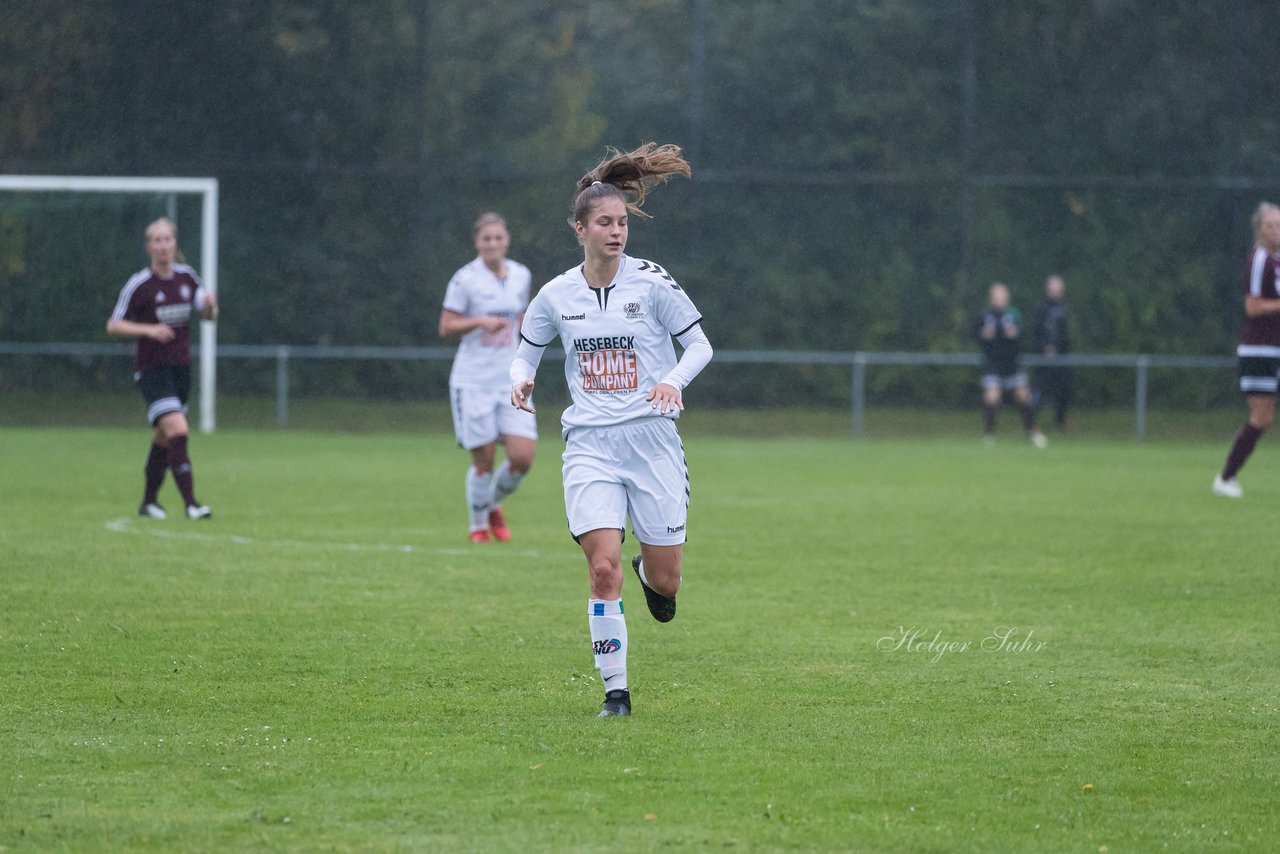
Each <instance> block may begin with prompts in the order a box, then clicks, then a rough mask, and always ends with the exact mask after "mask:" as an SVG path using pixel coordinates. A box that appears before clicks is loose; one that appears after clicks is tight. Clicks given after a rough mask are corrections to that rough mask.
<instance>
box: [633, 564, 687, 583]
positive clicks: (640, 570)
mask: <svg viewBox="0 0 1280 854" xmlns="http://www.w3.org/2000/svg"><path fill="white" fill-rule="evenodd" d="M636 571H637V572H638V573H639V574H640V580H641V581H643V582H644V586H645V587H648V588H649V589H650V590H652V589H653V585H652V584H650V583H649V576H647V575H645V574H644V558H640V565H639V566H638V567H636ZM680 583H681V584H683V583H684V576H683V575H682V576H680Z"/></svg>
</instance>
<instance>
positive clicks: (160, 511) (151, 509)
mask: <svg viewBox="0 0 1280 854" xmlns="http://www.w3.org/2000/svg"><path fill="white" fill-rule="evenodd" d="M138 515H139V516H146V517H147V518H149V519H168V518H169V514H168V513H166V512H164V508H163V507H161V506H160V505H159V504H156V503H154V502H152V503H150V504H143V505H142V506H141V507H139V508H138Z"/></svg>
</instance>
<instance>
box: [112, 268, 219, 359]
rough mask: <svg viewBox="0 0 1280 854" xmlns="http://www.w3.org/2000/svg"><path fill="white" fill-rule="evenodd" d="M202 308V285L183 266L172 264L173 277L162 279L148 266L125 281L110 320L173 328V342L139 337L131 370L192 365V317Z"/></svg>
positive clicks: (197, 277)
mask: <svg viewBox="0 0 1280 854" xmlns="http://www.w3.org/2000/svg"><path fill="white" fill-rule="evenodd" d="M203 306H204V284H203V283H202V282H201V281H200V277H199V276H197V275H196V271H195V270H193V269H191V268H190V267H188V266H187V265H186V264H174V265H173V276H172V277H170V278H168V279H162V278H160V276H158V275H156V272H155V271H154V270H152V269H151V268H150V267H147V268H145V269H143V270H140V271H138V272H137V273H135V274H134V275H133V276H132V277H130V279H129V281H127V282H125V284H124V288H123V289H122V290H121V291H120V298H119V299H118V300H116V307H115V311H113V312H111V319H112V320H129V321H132V322H134V323H163V324H165V325H166V326H169V327H171V328H172V329H173V331H174V333H176V334H175V335H174V336H173V340H172V341H167V342H165V343H163V344H162V343H160V342H159V341H154V340H152V339H150V338H138V339H137V340H136V341H134V345H133V369H134V370H135V371H145V370H147V369H148V368H158V367H160V366H162V365H189V364H191V316H192V314H193V313H194V312H196V311H198V310H199V309H200V308H201V307H203Z"/></svg>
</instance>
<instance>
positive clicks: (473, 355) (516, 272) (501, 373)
mask: <svg viewBox="0 0 1280 854" xmlns="http://www.w3.org/2000/svg"><path fill="white" fill-rule="evenodd" d="M529 285H530V275H529V268H528V267H526V266H524V265H523V264H521V263H519V262H516V261H512V260H511V259H509V258H508V259H507V277H506V278H505V279H500V278H498V277H497V276H495V275H494V274H493V272H492V271H491V270H490V269H489V268H488V267H486V266H485V263H484V261H482V260H481V259H480V258H476V259H475V260H473V261H472V262H471V263H470V264H467V265H466V266H465V267H463V268H461V269H460V270H458V272H456V273H454V274H453V278H452V279H450V280H449V287H448V288H447V289H445V292H444V308H445V309H447V310H448V311H454V312H457V313H458V314H461V315H462V316H463V317H480V316H482V315H492V316H494V317H505V318H506V319H507V320H509V321H511V323H510V325H509V326H508V327H507V328H506V329H504V330H502V331H501V332H492V333H491V332H485V331H484V330H483V329H473V330H471V331H470V332H468V333H467V334H466V335H463V336H462V341H461V342H459V344H458V353H457V355H456V356H454V357H453V370H452V371H450V372H449V384H450V385H451V386H456V387H458V388H493V387H495V386H496V387H497V388H510V385H511V383H510V382H508V380H507V370H508V369H509V368H510V367H511V360H512V359H513V358H514V357H515V353H516V346H517V345H518V344H519V340H518V339H517V338H516V333H517V326H518V325H519V322H520V315H521V314H523V313H524V310H525V307H526V306H527V305H528V304H529Z"/></svg>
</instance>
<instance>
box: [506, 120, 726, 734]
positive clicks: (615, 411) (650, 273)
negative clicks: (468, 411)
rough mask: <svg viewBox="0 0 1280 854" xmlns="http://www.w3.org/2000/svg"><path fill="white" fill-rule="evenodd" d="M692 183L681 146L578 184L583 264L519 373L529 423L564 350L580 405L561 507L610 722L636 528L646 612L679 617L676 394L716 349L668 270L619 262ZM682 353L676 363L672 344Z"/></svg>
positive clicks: (620, 707) (609, 163) (569, 413)
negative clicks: (544, 370) (663, 198)
mask: <svg viewBox="0 0 1280 854" xmlns="http://www.w3.org/2000/svg"><path fill="white" fill-rule="evenodd" d="M672 175H685V176H686V177H687V176H689V175H690V169H689V164H688V163H687V162H685V159H684V157H682V156H681V154H680V149H679V148H677V147H676V146H674V145H663V146H657V145H654V144H653V143H649V144H647V145H644V146H641V147H640V148H638V149H636V150H635V151H631V152H628V153H625V154H624V153H620V152H617V151H613V150H610V152H609V156H607V157H606V158H605V159H604V160H603V161H602V162H601V163H600V164H599V165H597V166H596V168H594V169H592V170H591V171H590V172H588V173H587V174H586V175H584V176H583V177H582V178H581V179H580V180H579V181H578V185H577V189H576V193H575V197H574V202H573V217H572V219H571V220H570V222H571V224H572V225H573V228H574V231H575V232H577V235H578V242H579V243H581V244H582V247H583V254H584V256H585V258H584V261H583V263H582V265H581V266H578V267H574V268H573V269H571V270H568V271H567V272H565V273H564V274H562V275H560V276H557V277H556V278H555V279H553V280H552V281H550V282H549V283H547V285H545V286H544V287H543V288H542V290H541V291H539V292H538V295H537V296H536V297H534V299H533V302H532V303H530V305H529V310H528V312H527V313H526V314H525V318H524V324H523V326H522V327H521V330H520V344H519V349H518V350H517V353H516V358H515V360H514V362H513V363H512V365H511V383H512V388H511V403H512V404H513V405H514V406H516V407H518V408H519V409H522V410H524V411H526V412H533V404H532V393H533V384H534V375H535V373H536V372H537V368H538V362H539V361H540V360H541V358H542V353H543V349H544V348H545V347H546V346H547V345H548V344H550V343H551V342H552V341H553V340H554V339H555V338H557V337H558V338H560V340H561V342H562V343H563V345H564V349H565V365H564V375H565V380H566V382H567V383H568V385H569V394H570V398H571V400H572V403H571V405H570V406H569V408H568V409H566V410H565V411H564V414H563V416H562V418H561V424H562V427H563V433H564V438H565V451H564V472H563V476H564V501H565V512H566V515H567V516H568V520H569V532H570V533H571V534H573V538H574V539H575V540H576V541H577V542H578V544H579V545H580V546H582V551H583V553H584V554H585V556H586V559H587V570H588V573H589V578H590V587H591V596H590V599H589V600H588V603H587V618H588V623H589V626H590V629H591V644H592V652H593V654H594V656H595V664H596V668H597V669H598V670H599V671H600V676H601V679H602V680H603V681H604V688H605V701H604V709H603V710H602V711H601V712H600V716H601V717H609V716H615V715H629V714H631V694H630V691H629V690H628V687H627V626H626V620H625V618H624V617H623V609H622V580H623V572H622V542H623V539H624V538H625V536H626V532H625V528H626V523H627V518H628V517H630V518H631V528H632V531H633V532H634V533H635V535H636V539H637V540H639V541H640V554H638V555H636V556H635V557H634V558H633V559H632V561H631V566H632V568H633V569H634V570H635V573H636V575H637V577H638V578H639V579H640V584H641V588H642V589H643V590H644V594H645V601H646V603H647V604H648V606H649V611H650V613H652V614H653V616H654V618H655V619H657V620H659V621H660V622H664V623H665V622H667V621H669V620H671V619H672V618H673V617H674V616H675V613H676V592H677V591H678V590H679V589H680V561H681V553H682V550H683V544H684V541H685V520H686V515H687V512H688V508H689V472H688V468H687V467H686V465H685V460H684V447H683V446H682V445H681V443H680V436H679V435H678V434H677V432H676V426H675V419H676V418H678V417H679V415H680V410H682V409H684V403H683V400H682V398H681V390H682V389H684V387H685V386H687V385H688V384H689V383H690V381H692V380H693V378H694V377H695V376H697V375H698V372H699V371H701V370H702V369H703V368H704V367H705V366H706V365H707V363H708V362H709V361H711V344H710V342H708V341H707V337H706V335H705V334H703V331H702V326H701V321H702V317H701V316H700V315H699V314H698V310H697V309H696V308H695V307H694V305H693V301H692V300H690V299H689V296H688V294H686V293H685V292H684V291H683V290H681V289H680V286H679V285H677V284H676V282H675V280H674V279H673V278H672V277H671V276H670V275H669V274H668V273H667V271H666V270H664V269H663V268H662V267H660V266H658V265H657V264H655V263H653V262H652V261H642V260H639V259H637V258H631V257H629V256H627V255H625V254H624V253H623V250H624V249H625V248H626V245H627V228H628V214H635V215H640V216H644V214H643V213H642V212H641V211H640V209H639V205H640V204H642V203H643V201H644V196H645V193H646V191H647V190H648V189H649V188H651V187H652V186H654V185H655V184H658V183H662V182H664V181H666V180H667V179H668V178H670V177H671V176H672ZM673 336H674V337H675V338H677V339H679V341H680V344H681V346H682V347H683V348H684V353H683V354H682V355H681V357H680V360H679V361H678V362H677V361H676V355H675V348H674V347H673V346H672V344H671V339H672V337H673Z"/></svg>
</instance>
